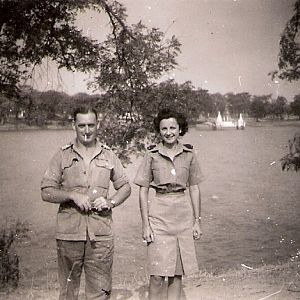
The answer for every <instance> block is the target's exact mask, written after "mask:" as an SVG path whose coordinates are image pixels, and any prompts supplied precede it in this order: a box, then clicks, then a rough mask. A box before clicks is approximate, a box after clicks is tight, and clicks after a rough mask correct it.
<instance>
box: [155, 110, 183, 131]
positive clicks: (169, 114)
mask: <svg viewBox="0 0 300 300" xmlns="http://www.w3.org/2000/svg"><path fill="white" fill-rule="evenodd" d="M170 118H174V119H176V121H177V123H178V125H179V129H180V133H179V135H180V136H183V135H185V133H187V132H188V129H189V124H188V122H187V119H186V116H185V115H184V114H183V113H180V112H177V111H175V110H173V109H170V108H163V109H161V110H160V111H159V112H158V114H157V116H156V117H155V118H154V121H153V125H154V129H155V130H156V131H157V132H158V133H159V131H160V130H159V124H160V121H161V120H163V119H170Z"/></svg>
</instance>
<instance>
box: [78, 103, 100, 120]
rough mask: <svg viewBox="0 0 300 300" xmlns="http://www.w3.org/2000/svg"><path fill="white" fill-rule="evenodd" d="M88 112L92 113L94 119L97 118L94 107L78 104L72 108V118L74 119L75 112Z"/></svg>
mask: <svg viewBox="0 0 300 300" xmlns="http://www.w3.org/2000/svg"><path fill="white" fill-rule="evenodd" d="M88 113H94V114H95V116H96V119H98V113H97V111H96V109H95V108H93V107H90V106H78V107H76V108H75V109H74V110H73V120H74V121H76V116H77V114H88Z"/></svg>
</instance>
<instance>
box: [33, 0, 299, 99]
mask: <svg viewBox="0 0 300 300" xmlns="http://www.w3.org/2000/svg"><path fill="white" fill-rule="evenodd" d="M119 2H121V3H123V4H124V5H125V6H126V8H127V14H128V21H129V23H130V24H132V23H137V22H138V21H139V20H142V22H143V23H144V24H145V25H147V26H148V27H158V28H159V29H160V30H161V31H162V32H165V33H166V38H170V37H171V36H172V35H175V36H176V37H177V38H178V39H179V41H180V42H181V44H182V47H181V54H180V55H179V57H178V59H177V61H178V64H179V65H178V67H177V69H176V70H174V72H172V73H170V74H166V75H165V76H164V77H163V79H168V78H174V79H175V81H176V82H178V83H183V82H185V81H188V80H190V81H191V82H192V84H193V85H194V86H195V88H204V89H207V90H208V91H209V93H216V92H220V93H222V94H226V93H229V92H233V93H240V92H249V93H250V94H251V95H265V94H273V97H274V98H275V97H277V95H280V96H284V97H286V98H287V99H288V100H289V101H292V100H293V96H294V95H296V94H299V93H300V88H299V86H300V84H299V82H294V83H289V82H287V81H278V82H272V81H271V78H270V76H268V75H267V74H268V73H269V72H270V71H273V70H275V69H276V68H277V61H278V53H279V39H280V34H281V33H282V31H283V29H284V26H285V24H286V22H287V21H288V20H289V19H290V17H291V16H292V14H293V4H294V2H295V0H120V1H119ZM78 25H79V26H80V27H81V28H83V30H84V32H85V33H86V34H88V35H90V36H92V37H94V38H97V39H99V40H102V39H103V38H104V36H105V34H106V32H107V30H108V20H107V17H106V16H105V15H97V14H95V13H86V14H84V15H81V16H80V18H79V20H78ZM43 68H44V71H45V66H44V67H43ZM50 69H51V68H48V69H47V70H48V71H47V80H41V81H40V82H39V83H38V80H36V84H37V85H38V87H39V89H40V90H43V89H44V90H46V89H57V90H59V91H64V92H67V93H69V94H75V93H78V92H88V91H87V89H86V80H85V79H86V78H87V77H88V76H84V75H83V74H79V73H68V72H65V71H61V72H60V75H61V78H57V72H56V71H55V70H54V68H52V71H49V70H50ZM42 73H43V74H44V75H45V72H42ZM43 77H44V78H45V76H43ZM47 82H48V84H47ZM57 82H60V83H57ZM88 93H91V92H88Z"/></svg>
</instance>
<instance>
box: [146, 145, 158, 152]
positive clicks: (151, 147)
mask: <svg viewBox="0 0 300 300" xmlns="http://www.w3.org/2000/svg"><path fill="white" fill-rule="evenodd" d="M155 148H156V144H153V145H150V146H148V147H147V150H149V151H155V150H157V149H155Z"/></svg>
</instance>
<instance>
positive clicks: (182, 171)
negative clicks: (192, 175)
mask: <svg viewBox="0 0 300 300" xmlns="http://www.w3.org/2000/svg"><path fill="white" fill-rule="evenodd" d="M177 173H178V174H177V180H178V181H179V183H180V184H182V185H186V184H187V183H188V180H189V167H188V166H185V165H183V166H179V167H177Z"/></svg>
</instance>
